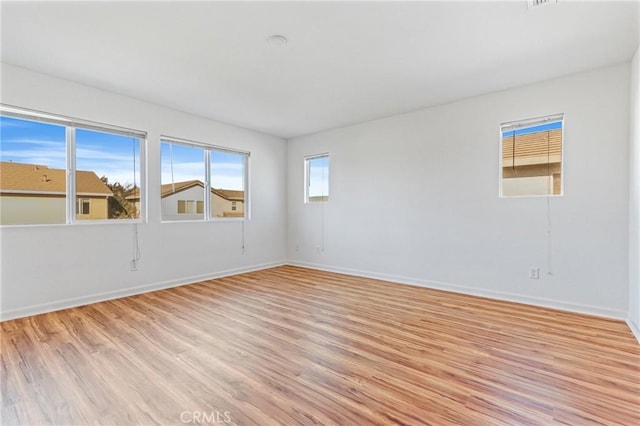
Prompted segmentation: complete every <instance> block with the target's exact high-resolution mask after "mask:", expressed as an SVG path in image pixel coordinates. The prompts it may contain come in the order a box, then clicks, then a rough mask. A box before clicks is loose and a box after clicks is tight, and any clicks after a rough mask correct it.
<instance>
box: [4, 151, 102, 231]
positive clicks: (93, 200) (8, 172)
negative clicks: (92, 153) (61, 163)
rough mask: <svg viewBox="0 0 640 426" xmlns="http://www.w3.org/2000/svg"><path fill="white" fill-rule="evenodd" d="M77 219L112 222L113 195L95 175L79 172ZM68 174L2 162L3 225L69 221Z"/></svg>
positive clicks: (45, 167) (60, 170)
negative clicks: (67, 218)
mask: <svg viewBox="0 0 640 426" xmlns="http://www.w3.org/2000/svg"><path fill="white" fill-rule="evenodd" d="M76 173H77V174H76V194H77V201H76V219H78V220H85V219H108V217H109V208H108V207H109V197H112V196H113V193H112V192H111V190H110V189H109V187H107V186H106V185H105V184H104V182H102V181H101V180H100V178H98V176H97V175H96V174H95V173H94V172H90V171H80V170H79V171H77V172H76ZM66 174H67V171H66V170H64V169H50V168H48V167H47V166H40V165H36V164H23V163H12V162H0V224H2V225H13V224H21V225H25V224H48V223H65V222H66V190H67V182H66Z"/></svg>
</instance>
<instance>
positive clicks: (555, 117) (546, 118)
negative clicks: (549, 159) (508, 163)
mask: <svg viewBox="0 0 640 426" xmlns="http://www.w3.org/2000/svg"><path fill="white" fill-rule="evenodd" d="M565 118H566V114H565V113H563V112H560V113H555V114H548V115H543V116H539V117H534V118H528V119H524V120H515V121H507V122H504V123H500V125H499V126H498V135H499V138H498V198H501V199H509V198H545V197H563V196H564V191H565V185H564V183H565V173H564V163H565V156H564V148H565ZM558 122H559V123H561V127H560V135H561V138H562V141H561V144H560V176H561V178H560V193H559V194H553V193H551V194H540V195H535V194H534V195H504V194H503V186H502V184H503V180H504V178H503V167H504V166H503V163H502V161H503V159H502V149H503V146H502V144H503V136H502V134H503V133H504V132H505V131H509V130H519V129H526V128H528V127H534V126H539V125H543V124H552V123H558ZM505 128H507V130H505ZM509 128H511V129H509ZM551 176H552V178H551V185H552V190H553V185H554V183H553V175H551Z"/></svg>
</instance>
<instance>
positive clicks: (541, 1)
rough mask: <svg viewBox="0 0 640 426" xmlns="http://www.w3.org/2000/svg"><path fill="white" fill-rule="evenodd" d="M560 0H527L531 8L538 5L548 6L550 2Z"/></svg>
mask: <svg viewBox="0 0 640 426" xmlns="http://www.w3.org/2000/svg"><path fill="white" fill-rule="evenodd" d="M557 2H558V0H527V3H528V4H529V9H534V8H536V7H542V6H546V5H548V4H553V3H557Z"/></svg>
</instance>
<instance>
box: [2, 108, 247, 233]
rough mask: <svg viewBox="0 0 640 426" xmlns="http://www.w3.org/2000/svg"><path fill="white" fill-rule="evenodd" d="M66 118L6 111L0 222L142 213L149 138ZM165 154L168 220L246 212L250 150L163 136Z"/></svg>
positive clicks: (128, 216)
mask: <svg viewBox="0 0 640 426" xmlns="http://www.w3.org/2000/svg"><path fill="white" fill-rule="evenodd" d="M3 114H4V113H3ZM59 121H60V122H61V124H58V121H56V122H55V123H53V122H46V121H40V120H30V119H25V118H22V116H20V117H14V116H9V115H2V116H0V126H1V127H0V130H1V133H0V135H1V138H0V142H1V145H0V147H1V149H0V224H1V225H31V224H63V223H67V222H68V221H69V217H70V216H72V217H73V218H74V219H75V220H76V221H90V220H103V221H104V220H118V219H136V218H139V217H140V212H141V208H142V206H141V197H140V182H141V172H140V170H141V145H142V141H143V139H142V137H137V136H135V135H129V134H126V133H125V134H120V133H116V132H111V131H108V130H105V131H101V129H98V130H96V129H94V128H93V127H92V128H82V127H70V126H67V125H66V124H65V122H64V121H63V120H59ZM68 130H71V134H72V136H73V137H72V141H73V143H70V141H68V140H67V138H68V137H69V136H68V134H67V133H68ZM69 146H71V147H72V149H71V151H72V153H71V155H72V156H73V157H72V158H68V157H67V156H68V153H67V149H68V147H69ZM161 158H162V164H161V169H162V175H161V180H162V182H161V199H162V201H161V209H162V210H161V216H162V220H203V219H205V215H206V214H208V215H209V217H210V218H233V217H245V210H246V207H245V201H246V200H245V191H244V186H245V180H246V167H247V155H246V154H243V153H237V152H234V151H225V150H221V149H212V148H203V147H199V146H190V145H184V144H177V143H172V142H165V141H163V142H162V143H161ZM206 160H208V161H209V164H208V168H206V167H205V161H206ZM69 163H71V164H74V163H75V170H76V172H75V174H73V175H72V178H70V179H68V177H67V164H69ZM207 169H208V170H209V171H210V176H209V180H208V182H209V185H210V186H209V187H210V188H211V189H210V194H209V200H208V203H205V194H204V192H205V186H206V185H205V183H204V182H206V181H207V180H206V179H205V170H207ZM71 186H74V187H75V191H73V190H72V188H71ZM70 194H73V196H74V197H75V200H74V201H75V202H74V203H69V202H68V197H69V196H70ZM142 201H144V199H143V200H142ZM69 210H71V211H69Z"/></svg>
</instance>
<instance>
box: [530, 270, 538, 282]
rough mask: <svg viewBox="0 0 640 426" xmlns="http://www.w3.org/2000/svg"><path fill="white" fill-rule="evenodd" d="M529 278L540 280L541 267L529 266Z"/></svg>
mask: <svg viewBox="0 0 640 426" xmlns="http://www.w3.org/2000/svg"><path fill="white" fill-rule="evenodd" d="M529 279H532V280H539V279H540V268H529Z"/></svg>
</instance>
